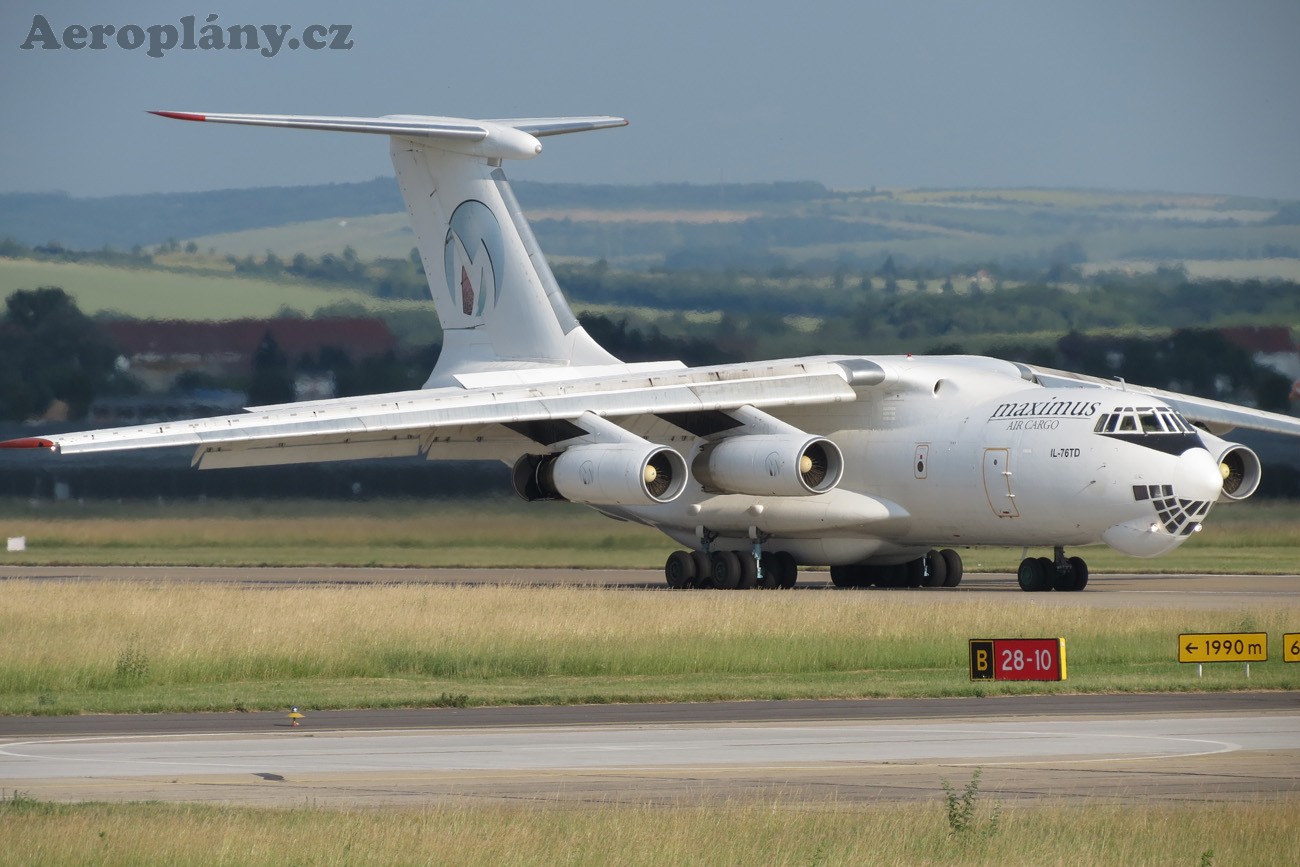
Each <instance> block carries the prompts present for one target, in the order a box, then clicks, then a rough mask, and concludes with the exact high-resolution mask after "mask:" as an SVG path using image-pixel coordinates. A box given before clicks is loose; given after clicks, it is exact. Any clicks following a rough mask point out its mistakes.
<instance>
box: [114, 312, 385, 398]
mask: <svg viewBox="0 0 1300 867" xmlns="http://www.w3.org/2000/svg"><path fill="white" fill-rule="evenodd" d="M103 327H104V330H105V331H107V332H108V334H109V335H110V336H111V337H112V339H113V340H114V342H116V344H117V346H118V349H119V350H120V351H121V353H122V357H123V358H124V359H125V361H126V364H127V365H129V370H130V372H131V374H132V375H133V376H135V377H136V378H137V379H139V380H140V382H141V383H142V384H143V385H144V386H145V388H147V389H149V390H150V391H159V392H162V391H167V390H169V389H170V388H171V387H172V385H173V383H175V381H176V378H177V377H178V376H180V375H181V374H182V373H185V372H187V371H198V372H202V373H207V374H210V375H212V376H217V377H221V376H229V375H238V376H246V375H248V374H249V373H251V372H252V369H253V356H254V354H255V353H256V352H257V348H258V346H260V345H261V343H262V340H263V338H264V337H265V336H266V335H267V334H268V333H269V334H270V335H271V337H272V338H274V340H275V342H276V344H277V345H278V346H279V347H280V351H281V352H283V353H284V357H285V358H286V359H288V361H289V363H290V364H291V365H293V364H296V363H297V362H298V360H299V359H300V358H302V357H303V356H304V355H308V356H312V357H313V358H314V357H316V356H318V355H319V353H320V351H321V349H323V348H325V347H335V348H337V349H341V350H343V351H344V352H346V353H347V354H348V355H349V356H351V357H352V358H353V359H361V358H368V357H370V356H376V355H384V354H386V353H388V352H392V351H394V350H396V349H397V338H396V337H394V336H393V333H392V331H390V330H389V329H388V325H387V323H385V322H384V320H382V319H377V318H370V317H331V318H324V319H289V318H285V319H235V320H230V321H226V322H188V321H153V320H115V321H109V322H105V323H104V326H103Z"/></svg>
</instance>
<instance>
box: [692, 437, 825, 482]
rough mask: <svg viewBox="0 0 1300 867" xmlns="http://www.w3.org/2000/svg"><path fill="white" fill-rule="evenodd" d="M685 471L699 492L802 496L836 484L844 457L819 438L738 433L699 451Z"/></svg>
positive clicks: (822, 438)
mask: <svg viewBox="0 0 1300 867" xmlns="http://www.w3.org/2000/svg"><path fill="white" fill-rule="evenodd" d="M691 469H692V471H693V472H694V473H695V477H696V478H697V479H698V480H699V481H700V484H702V485H703V486H704V488H705V490H712V491H721V492H724V493H730V494H750V495H752V496H760V497H769V496H770V497H806V496H811V495H812V494H824V493H826V492H827V491H829V490H832V489H833V488H834V487H835V486H836V485H838V484H839V483H840V479H841V477H843V475H844V456H843V455H842V454H841V453H840V450H839V447H838V446H836V445H835V443H833V442H831V441H830V440H828V439H826V438H825V437H814V436H798V437H792V436H786V435H781V434H741V435H738V436H733V437H727V438H726V439H722V440H718V441H717V442H713V443H707V444H706V445H704V446H703V447H701V448H700V452H699V454H698V455H697V456H696V458H695V461H694V462H693V463H692V467H691Z"/></svg>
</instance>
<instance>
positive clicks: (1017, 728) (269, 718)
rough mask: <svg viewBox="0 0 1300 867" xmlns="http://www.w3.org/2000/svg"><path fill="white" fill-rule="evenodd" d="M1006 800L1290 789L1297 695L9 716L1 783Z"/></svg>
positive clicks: (531, 797) (169, 792)
mask: <svg viewBox="0 0 1300 867" xmlns="http://www.w3.org/2000/svg"><path fill="white" fill-rule="evenodd" d="M976 767H980V768H983V769H984V773H985V776H984V780H983V786H984V790H985V791H986V792H987V793H988V794H989V796H991V797H996V798H998V799H1000V800H1003V801H1006V802H1018V801H1022V800H1034V799H1038V798H1044V797H1046V798H1052V799H1058V800H1067V801H1068V800H1078V799H1093V798H1103V799H1106V800H1108V801H1116V802H1144V803H1145V802H1150V801H1153V800H1155V801H1159V800H1164V801H1183V800H1212V801H1217V800H1239V799H1249V798H1270V799H1272V798H1279V797H1281V798H1293V797H1297V796H1300V695H1297V694H1294V693H1284V692H1259V693H1224V694H1213V695H1154V696H1016V697H1005V698H984V699H931V700H888V699H885V700H868V701H829V702H726V703H719V704H695V705H692V704H686V705H621V706H609V705H601V706H596V707H566V708H486V709H465V710H457V709H429V710H393V711H336V712H328V713H312V714H309V715H308V717H307V719H306V720H305V721H304V723H303V725H302V726H301V727H298V728H292V727H290V726H289V725H288V721H287V720H286V719H285V718H284V717H283V716H282V715H278V714H275V715H273V714H165V715H152V716H122V717H109V716H99V717H94V716H92V717H67V718H54V719H45V720H42V719H40V718H30V717H28V718H13V717H10V718H3V719H0V787H3V788H5V789H8V790H10V791H21V792H24V793H26V794H28V795H31V796H32V797H37V798H43V799H52V800H140V799H150V800H176V801H209V802H221V803H246V804H260V805H281V806H284V805H291V804H303V803H308V802H310V803H315V804H322V805H324V804H339V805H343V804H346V805H351V806H356V805H367V806H379V805H390V804H402V805H417V804H428V803H434V802H438V801H444V800H455V801H457V802H463V801H465V800H466V799H468V800H473V801H483V802H514V801H518V800H520V799H524V800H528V801H534V802H543V803H551V802H555V803H570V802H574V801H579V802H586V801H593V800H595V801H600V802H628V803H646V802H651V803H681V802H688V803H689V802H700V801H715V800H726V801H735V800H749V799H760V800H777V801H782V802H792V803H795V802H810V803H819V802H827V801H834V802H838V803H849V802H856V801H871V802H879V801H910V800H925V799H932V798H938V797H941V796H942V788H941V780H942V779H950V780H955V781H957V782H958V783H959V784H960V783H964V781H965V780H967V779H969V777H970V774H971V773H972V772H973V770H974V769H975V768H976Z"/></svg>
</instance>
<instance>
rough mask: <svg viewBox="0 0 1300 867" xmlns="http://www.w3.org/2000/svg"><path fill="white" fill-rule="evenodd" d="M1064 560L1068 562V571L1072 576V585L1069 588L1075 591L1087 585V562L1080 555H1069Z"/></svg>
mask: <svg viewBox="0 0 1300 867" xmlns="http://www.w3.org/2000/svg"><path fill="white" fill-rule="evenodd" d="M1066 562H1067V563H1069V564H1070V573H1071V574H1072V575H1073V576H1074V586H1073V587H1071V588H1070V589H1071V590H1073V591H1074V592H1076V593H1077V592H1079V591H1080V590H1082V589H1083V588H1085V587H1087V586H1088V564H1087V563H1085V562H1084V560H1083V558H1082V557H1071V558H1070V559H1069V560H1067V561H1066Z"/></svg>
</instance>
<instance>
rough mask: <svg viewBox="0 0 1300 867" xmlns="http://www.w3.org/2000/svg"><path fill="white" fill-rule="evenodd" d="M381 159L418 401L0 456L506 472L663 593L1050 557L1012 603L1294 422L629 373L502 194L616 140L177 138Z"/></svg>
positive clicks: (29, 443)
mask: <svg viewBox="0 0 1300 867" xmlns="http://www.w3.org/2000/svg"><path fill="white" fill-rule="evenodd" d="M156 114H159V115H162V116H164V117H171V118H176V119H181V120H190V121H203V122H208V123H228V124H247V125H253V126H267V127H280V128H290V129H306V130H327V131H334V132H354V133H370V134H376V135H385V136H388V137H389V139H390V148H391V152H392V158H393V165H394V167H395V168H396V170H397V179H398V182H399V185H400V187H401V191H402V196H403V198H404V200H405V202H406V208H407V211H408V212H409V214H410V219H411V225H412V227H413V229H414V231H415V235H416V239H417V242H418V246H419V250H420V255H421V258H422V259H423V262H424V270H425V272H426V273H427V274H428V275H429V286H430V291H431V293H432V296H433V302H434V305H435V306H436V308H437V311H438V316H439V319H440V321H441V324H442V328H443V348H442V354H441V356H440V357H439V359H438V362H437V365H436V366H435V368H434V370H433V373H432V375H431V376H430V377H429V380H428V382H427V383H426V384H425V385H424V387H423V388H422V389H420V390H418V391H410V392H401V393H394V394H381V395H372V396H368V397H349V398H340V399H333V400H322V401H315V402H307V403H295V404H286V405H282V406H262V407H254V408H252V409H250V410H249V411H247V412H246V413H242V414H239V415H232V416H224V417H219V418H206V419H197V420H193V421H183V422H174V423H169V424H159V425H150V426H144V427H132V428H113V429H107V430H95V431H87V432H83V433H71V434H65V435H58V436H49V437H31V438H26V439H22V440H13V441H10V442H7V443H4V444H3V445H4V446H5V447H10V448H47V449H53V450H54V451H56V452H62V453H69V454H71V453H80V452H101V451H112V450H118V449H137V448H151V447H163V446H178V445H189V446H193V447H194V448H195V453H194V459H193V464H194V466H196V467H198V468H200V469H214V468H222V467H250V466H268V465H273V464H288V463H300V462H315V461H335V460H350V459H357V458H383V457H395V456H414V455H423V456H425V457H427V458H429V459H431V460H482V459H499V460H502V461H505V462H506V463H508V464H509V465H511V466H512V467H513V479H514V487H515V490H516V492H517V493H518V494H519V495H520V496H522V497H523V498H525V499H527V500H570V501H572V502H575V503H583V504H586V505H589V506H591V507H593V508H595V509H596V510H598V511H600V512H602V513H603V514H605V515H608V516H609V517H611V518H617V519H621V520H626V521H634V522H637V523H640V524H646V525H648V526H651V527H655V528H656V529H658V530H661V531H662V532H663V533H665V534H667V535H668V536H670V537H671V538H672V539H674V540H675V541H677V542H678V543H679V544H680V545H682V546H683V549H684V550H680V551H677V552H675V553H673V554H672V555H671V556H670V557H669V558H668V561H667V563H666V564H665V568H664V571H665V575H666V578H667V582H668V584H669V585H670V586H672V587H716V588H750V587H769V588H772V587H790V586H793V585H794V583H795V580H796V577H797V574H798V569H799V567H800V566H810V565H817V566H829V567H830V575H831V579H832V580H833V582H834V583H835V584H836V585H838V586H841V587H846V586H868V585H872V584H876V585H881V586H921V585H924V586H931V587H938V586H947V587H952V586H956V585H957V583H958V582H959V581H960V580H961V576H962V561H961V557H960V555H959V554H958V553H957V551H956V550H955V549H957V548H960V547H966V546H971V545H1013V546H1023V547H1025V548H1043V549H1050V550H1051V551H1052V552H1053V556H1051V557H1027V558H1026V559H1025V560H1024V561H1023V562H1022V563H1021V564H1020V569H1019V581H1020V586H1021V587H1022V588H1023V589H1025V590H1027V591H1041V590H1053V589H1054V590H1059V591H1077V590H1082V589H1083V588H1084V586H1085V585H1086V584H1087V581H1088V567H1087V565H1086V563H1085V562H1084V560H1082V559H1081V558H1079V557H1077V556H1067V554H1066V549H1067V548H1074V547H1078V546H1083V545H1092V544H1098V543H1104V544H1106V545H1109V546H1110V547H1112V548H1114V549H1116V550H1118V551H1122V552H1124V553H1125V554H1130V555H1133V556H1136V557H1153V556H1156V555H1159V554H1163V553H1165V552H1167V551H1170V550H1172V549H1174V548H1176V547H1178V546H1179V545H1181V544H1182V543H1183V542H1185V541H1186V540H1187V539H1188V538H1189V537H1190V536H1191V535H1192V534H1193V533H1195V532H1197V531H1198V530H1200V528H1201V524H1202V522H1203V521H1204V520H1205V518H1206V516H1207V515H1208V514H1209V512H1210V510H1211V507H1213V506H1214V505H1215V504H1216V503H1219V502H1224V501H1230V500H1242V499H1245V498H1246V497H1249V496H1250V495H1251V494H1252V493H1253V492H1254V491H1255V489H1256V487H1257V486H1258V485H1259V481H1260V464H1259V460H1258V458H1257V457H1256V456H1255V454H1254V453H1253V452H1252V451H1251V450H1250V449H1248V448H1245V447H1244V446H1241V445H1238V444H1235V443H1232V442H1229V441H1227V440H1225V439H1221V437H1222V436H1224V435H1226V434H1227V433H1228V432H1230V431H1231V430H1232V429H1234V428H1237V427H1243V428H1252V429H1257V430H1265V431H1273V432H1277V433H1282V434H1287V435H1291V436H1300V420H1297V419H1295V418H1291V417H1288V416H1284V415H1277V414H1273V413H1267V412H1261V411H1257V410H1252V409H1247V408H1244V407H1238V406H1233V405H1231V404H1226V403H1222V402H1218V401H1212V400H1205V399H1201V398H1196V397H1191V396H1187V395H1182V394H1177V393H1174V392H1168V391H1161V390H1158V389H1152V388H1143V387H1140V386H1134V385H1126V384H1123V383H1118V382H1110V381H1106V380H1100V379H1095V378H1092V377H1087V376H1081V375H1076V374H1072V373H1066V372H1062V371H1057V370H1049V369H1045V368H1041V367H1036V366H1032V365H1026V364H1016V363H1011V362H1007V361H1000V360H998V359H995V358H983V357H975V356H944V357H912V356H906V357H900V356H861V355H828V356H814V357H807V358H792V359H785V360H780V361H764V362H754V363H746V364H728V365H719V366H716V367H695V368H688V367H686V366H685V365H683V364H682V363H681V362H676V361H666V362H662V363H637V364H626V363H623V362H621V361H619V360H618V359H617V358H615V357H613V356H612V355H610V354H609V353H608V352H606V351H605V350H604V349H603V348H601V347H600V346H599V345H598V344H597V343H596V342H595V341H594V340H593V339H592V338H591V337H590V336H589V335H588V334H587V332H586V331H585V330H584V329H583V327H582V326H581V325H580V324H579V323H578V320H577V318H576V317H575V316H574V315H573V312H572V310H570V308H569V305H568V303H567V301H566V300H565V298H564V296H563V294H562V293H561V291H560V288H559V286H558V285H557V284H556V282H555V278H554V277H553V276H552V274H551V271H550V268H549V267H548V266H547V264H546V260H545V259H544V258H543V256H542V253H541V251H540V250H539V249H538V246H537V241H536V239H535V238H534V237H533V234H532V231H531V230H530V228H529V226H528V223H527V221H526V220H525V219H524V214H523V212H522V210H521V209H520V207H519V204H518V202H517V201H516V200H515V197H514V195H513V193H512V192H511V189H510V186H509V184H508V183H507V182H506V177H505V173H504V172H503V170H502V163H503V162H504V161H505V160H523V159H531V158H533V157H535V156H536V155H538V154H539V153H540V152H541V150H542V145H541V142H540V141H539V139H541V138H544V137H547V136H554V135H561V134H565V133H572V132H580V131H584V130H595V129H604V128H609V127H619V126H624V125H625V124H626V123H627V121H625V120H623V119H622V118H616V117H582V118H534V119H514V120H465V119H460V118H444V117H424V116H407V115H398V116H389V117H381V118H352V117H305V116H292V115H248V114H191V113H182V112H156Z"/></svg>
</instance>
